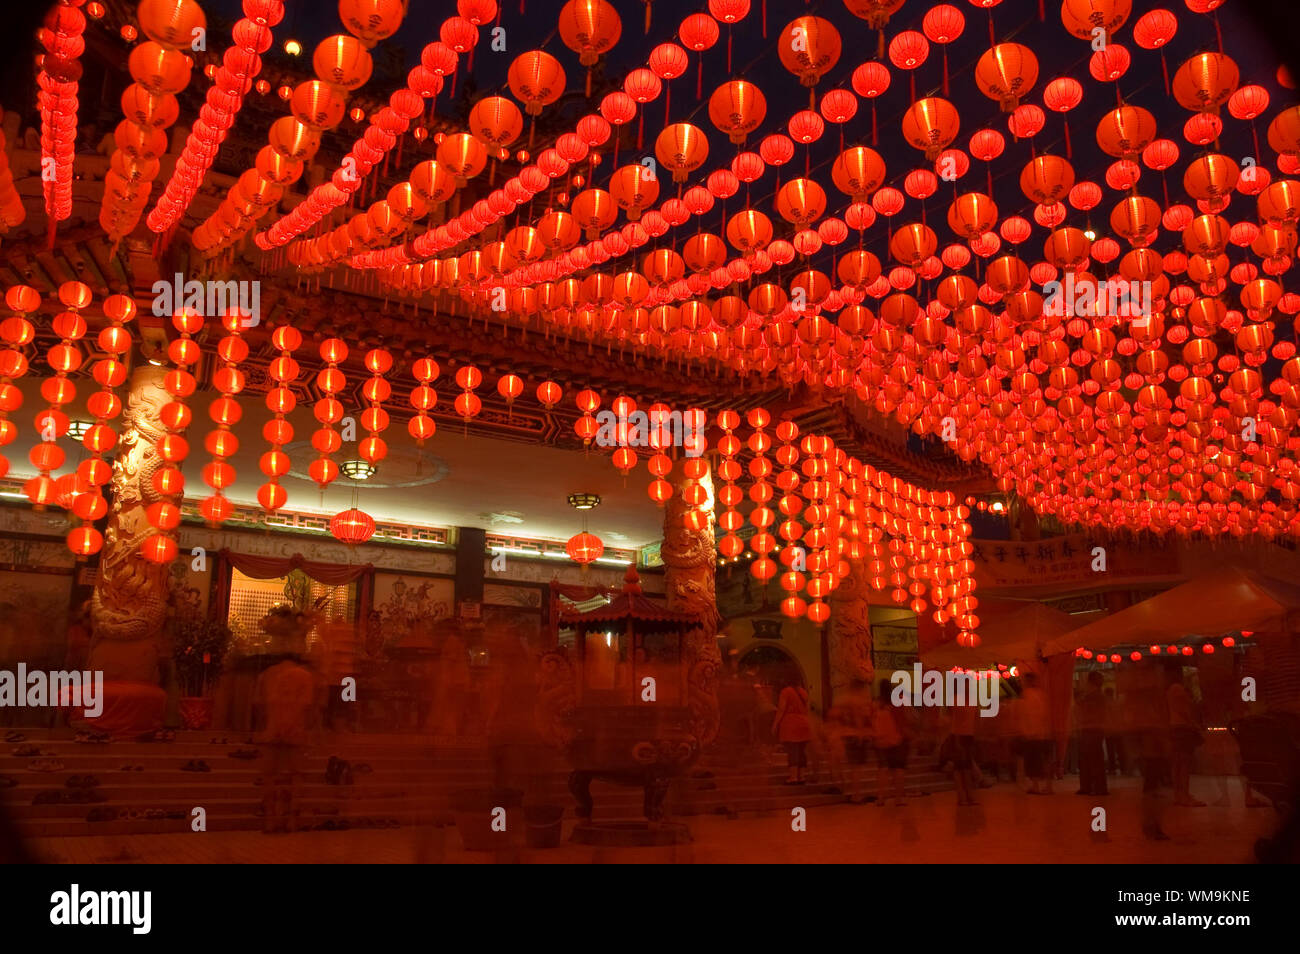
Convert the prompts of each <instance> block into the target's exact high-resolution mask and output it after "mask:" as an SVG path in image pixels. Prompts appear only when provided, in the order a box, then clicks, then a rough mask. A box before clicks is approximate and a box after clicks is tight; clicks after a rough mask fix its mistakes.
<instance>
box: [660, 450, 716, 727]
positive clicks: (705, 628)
mask: <svg viewBox="0 0 1300 954" xmlns="http://www.w3.org/2000/svg"><path fill="white" fill-rule="evenodd" d="M688 459H689V458H688ZM682 466H683V461H678V462H677V466H676V467H675V468H674V472H673V483H674V489H673V496H672V497H671V498H669V500H668V503H667V506H666V507H665V508H664V540H663V545H662V546H661V547H660V550H659V554H660V557H661V558H662V560H663V563H664V584H665V588H666V592H667V597H668V608H669V609H671V610H676V611H677V612H679V613H691V614H693V615H694V616H695V617H696V618H697V619H698V620H699V621H700V625H699V626H698V627H697V628H695V629H692V630H689V631H688V632H687V633H686V634H685V637H684V640H683V655H684V657H685V659H684V662H685V664H686V666H687V704H688V705H689V706H690V710H691V727H692V730H693V731H694V732H695V735H696V737H697V738H698V739H699V741H700V744H701V745H707V744H709V743H710V742H712V741H713V740H714V739H715V738H717V735H718V726H719V723H720V721H721V710H720V708H719V704H718V671H719V669H720V667H721V665H722V657H721V654H720V653H719V651H718V639H717V635H718V626H719V624H720V623H721V622H722V617H721V615H720V614H719V613H718V601H717V595H716V590H715V585H714V569H715V567H716V566H717V560H718V551H717V548H716V547H715V546H714V542H713V474H712V471H711V470H710V471H709V472H707V473H705V475H704V476H703V477H701V478H700V479H699V480H698V481H696V480H692V479H691V478H688V477H686V476H685V475H684V474H683V473H682ZM695 483H699V484H700V485H702V486H703V487H704V488H705V489H706V491H707V493H708V502H707V504H706V505H705V506H704V507H703V508H700V509H701V511H702V512H703V513H704V514H705V515H706V517H707V519H706V520H705V521H704V522H703V525H702V526H701V527H699V528H695V527H692V526H688V525H687V518H688V515H689V512H690V511H692V510H694V509H696V508H693V507H690V506H688V505H687V504H686V502H685V500H684V498H683V491H684V489H685V488H686V487H688V486H690V485H692V484H695Z"/></svg>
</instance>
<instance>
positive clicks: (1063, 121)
mask: <svg viewBox="0 0 1300 954" xmlns="http://www.w3.org/2000/svg"><path fill="white" fill-rule="evenodd" d="M1061 124H1062V125H1063V126H1064V127H1065V158H1066V159H1072V158H1074V153H1073V152H1072V151H1071V149H1070V121H1069V120H1068V119H1065V118H1062V119H1061Z"/></svg>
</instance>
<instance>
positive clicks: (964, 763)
mask: <svg viewBox="0 0 1300 954" xmlns="http://www.w3.org/2000/svg"><path fill="white" fill-rule="evenodd" d="M950 708H951V710H952V711H951V712H950V713H949V714H950V715H951V717H952V718H951V723H950V725H949V732H950V733H951V735H952V742H951V753H952V768H953V773H952V774H953V780H954V781H955V782H956V784H957V804H958V805H974V804H976V802H975V720H976V719H978V718H979V710H978V707H977V706H975V705H970V704H968V705H954V706H951V707H950Z"/></svg>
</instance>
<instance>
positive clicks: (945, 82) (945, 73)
mask: <svg viewBox="0 0 1300 954" xmlns="http://www.w3.org/2000/svg"><path fill="white" fill-rule="evenodd" d="M943 95H944V96H948V95H951V94H950V93H949V92H948V48H947V47H946V46H945V47H944V48H943Z"/></svg>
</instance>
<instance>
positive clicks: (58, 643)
mask: <svg viewBox="0 0 1300 954" xmlns="http://www.w3.org/2000/svg"><path fill="white" fill-rule="evenodd" d="M2 542H3V543H5V544H12V543H14V542H18V543H26V542H29V541H2ZM6 549H8V547H6ZM63 549H64V550H67V547H66V546H65V547H63ZM5 555H6V556H8V555H9V554H8V553H6V554H5ZM69 555H70V554H69ZM71 595H72V572H71V570H64V569H45V568H41V567H39V566H29V567H28V569H26V570H22V569H15V568H14V564H13V563H12V562H9V561H7V560H0V667H3V668H6V669H12V668H13V666H14V665H16V664H17V663H18V662H25V663H26V664H27V666H28V668H29V669H61V668H63V661H64V655H65V653H66V650H67V645H66V643H67V626H68V601H69V599H70V598H71Z"/></svg>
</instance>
